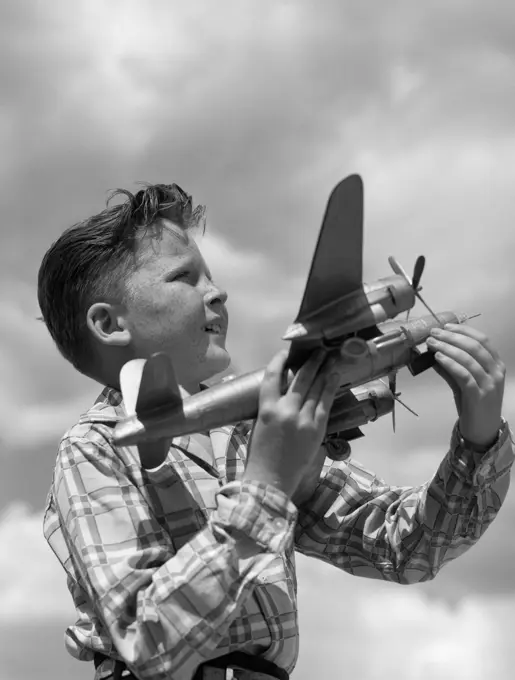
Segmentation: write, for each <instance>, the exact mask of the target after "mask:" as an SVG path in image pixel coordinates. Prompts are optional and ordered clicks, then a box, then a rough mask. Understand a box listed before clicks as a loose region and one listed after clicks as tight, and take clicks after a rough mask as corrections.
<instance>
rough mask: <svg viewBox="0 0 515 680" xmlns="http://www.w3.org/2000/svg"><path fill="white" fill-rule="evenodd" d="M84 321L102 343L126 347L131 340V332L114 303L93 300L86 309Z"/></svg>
mask: <svg viewBox="0 0 515 680" xmlns="http://www.w3.org/2000/svg"><path fill="white" fill-rule="evenodd" d="M86 321H87V324H88V328H89V330H90V331H91V333H92V334H93V336H94V337H95V338H96V339H97V340H98V341H99V342H101V343H102V344H103V345H111V346H113V347H126V346H127V345H128V344H129V342H130V341H131V332H130V330H129V328H128V327H127V323H126V321H125V318H124V316H123V315H122V314H121V313H120V309H118V308H117V307H116V305H111V304H109V303H107V302H95V304H94V305H91V307H90V308H89V309H88V312H87V315H86Z"/></svg>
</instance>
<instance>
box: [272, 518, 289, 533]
mask: <svg viewBox="0 0 515 680" xmlns="http://www.w3.org/2000/svg"><path fill="white" fill-rule="evenodd" d="M272 524H273V527H274V529H276V530H277V531H284V530H285V529H286V526H287V524H288V523H287V522H286V520H285V519H283V518H282V517H276V518H275V519H274V521H273V523H272Z"/></svg>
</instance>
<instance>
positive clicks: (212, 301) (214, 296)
mask: <svg viewBox="0 0 515 680" xmlns="http://www.w3.org/2000/svg"><path fill="white" fill-rule="evenodd" d="M227 297H228V295H227V291H226V290H224V289H223V288H219V287H218V286H213V287H212V288H211V290H210V291H209V293H208V294H207V304H208V305H210V306H211V307H212V306H213V305H216V304H221V305H225V303H226V302H227Z"/></svg>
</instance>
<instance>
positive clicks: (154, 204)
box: [38, 185, 514, 680]
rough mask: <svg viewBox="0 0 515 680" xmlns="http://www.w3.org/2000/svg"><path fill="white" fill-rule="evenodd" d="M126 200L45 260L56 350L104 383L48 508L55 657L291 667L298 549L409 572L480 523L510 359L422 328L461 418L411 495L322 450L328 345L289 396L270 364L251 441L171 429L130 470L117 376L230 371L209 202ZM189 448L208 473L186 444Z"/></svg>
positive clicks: (204, 673) (489, 510) (496, 462)
mask: <svg viewBox="0 0 515 680" xmlns="http://www.w3.org/2000/svg"><path fill="white" fill-rule="evenodd" d="M122 193H124V194H125V195H126V196H127V201H126V202H125V203H123V204H121V205H117V206H114V207H108V208H107V209H106V210H104V211H103V212H102V213H100V214H99V215H96V216H95V217H92V218H91V219H89V220H86V221H85V222H83V223H81V224H79V225H76V226H74V227H72V228H71V229H70V230H68V231H66V232H65V233H64V234H63V235H62V236H61V237H60V239H59V240H58V241H57V242H56V243H55V244H53V246H52V247H51V248H50V250H49V251H48V252H47V254H46V255H45V257H44V260H43V262H42V265H41V268H40V272H39V282H38V297H39V303H40V307H41V311H42V315H43V319H44V321H45V322H46V324H47V327H48V329H49V331H50V333H51V335H52V337H53V339H54V340H55V342H56V344H57V346H58V348H59V350H60V351H61V353H62V354H63V355H64V357H65V358H66V359H68V360H69V361H71V362H72V363H73V365H74V366H75V367H76V368H77V369H78V370H79V371H81V372H82V373H84V374H85V375H87V376H89V377H91V378H94V379H95V380H97V381H99V382H100V383H102V384H103V385H104V386H105V389H104V390H103V392H102V394H101V395H100V397H99V398H98V400H97V402H96V403H95V405H94V406H93V407H92V408H91V409H90V410H89V411H88V412H87V413H86V414H85V415H83V416H82V417H81V418H80V420H79V422H78V423H77V424H76V425H75V426H73V427H72V428H71V429H70V430H69V431H68V432H67V433H66V434H65V435H64V437H63V439H62V441H61V445H60V449H59V453H58V457H57V462H56V467H55V472H54V478H53V483H52V487H51V490H50V493H49V497H48V504H47V509H46V513H45V520H44V532H45V536H46V538H47V540H48V542H49V544H50V546H51V548H52V549H53V550H54V552H55V553H56V555H57V557H58V559H59V560H60V561H61V563H62V564H63V566H64V568H65V570H66V571H67V574H68V586H69V589H70V591H71V594H72V596H73V599H74V603H75V606H76V609H77V614H78V620H77V622H76V624H75V625H74V626H70V627H69V628H68V630H67V632H66V646H67V649H68V651H69V652H70V653H71V654H72V655H74V656H75V657H77V658H78V659H82V660H90V661H91V660H94V662H95V667H96V675H95V678H96V679H97V680H99V679H100V678H107V677H110V676H111V675H112V674H113V673H114V674H115V676H116V675H119V674H120V672H121V671H122V670H123V669H126V670H127V671H128V672H130V673H132V674H133V677H136V678H139V679H140V680H143V679H149V680H150V679H152V680H165V678H167V679H170V678H174V679H176V680H190V679H191V678H196V679H200V678H205V679H206V678H216V677H220V678H221V677H225V670H223V669H226V668H229V667H234V666H237V667H238V668H243V669H247V670H237V671H235V673H236V676H237V677H240V678H249V679H251V678H256V679H257V678H267V677H268V678H274V677H275V678H287V677H288V673H290V672H291V671H292V670H293V668H294V666H295V662H296V658H297V653H298V630H297V611H296V581H295V567H294V553H293V550H294V548H295V549H297V550H299V551H301V552H303V553H304V554H306V555H312V556H316V557H318V558H320V559H322V560H324V561H326V562H329V563H331V564H334V565H335V566H337V567H339V568H341V569H344V570H345V571H347V572H350V573H351V574H355V575H358V576H366V577H370V578H381V579H385V580H388V581H394V582H397V583H402V584H410V583H416V582H419V581H424V580H427V579H431V578H433V577H434V576H435V575H436V573H437V572H438V570H439V569H440V568H441V567H442V566H443V564H445V563H446V562H448V561H449V560H451V559H453V558H455V557H457V556H458V555H460V554H461V553H463V552H464V551H465V550H467V549H468V548H469V547H470V546H471V545H473V544H474V543H475V542H476V541H477V540H478V539H479V537H480V536H481V534H482V533H483V532H484V531H485V529H486V528H487V527H488V526H489V524H490V523H491V522H492V520H493V519H494V517H495V516H496V514H497V512H498V510H499V508H500V506H501V503H502V502H503V500H504V498H505V496H506V493H507V490H508V485H509V470H510V467H511V465H512V463H513V456H514V451H513V441H512V437H511V433H510V431H509V429H508V427H507V424H506V423H505V422H504V421H503V420H502V418H501V406H502V398H503V387H504V367H503V365H502V363H501V361H500V359H499V357H498V356H497V354H496V352H495V350H493V349H492V348H491V346H490V343H489V341H488V339H487V338H485V337H484V336H483V335H482V334H480V333H479V332H477V331H476V330H474V329H472V328H467V327H452V328H451V329H449V330H444V331H442V332H441V333H440V336H439V338H435V339H434V341H433V348H434V350H435V351H436V357H437V360H438V363H439V371H440V373H441V374H442V375H443V377H444V378H445V379H446V380H447V381H448V382H449V384H450V385H451V386H452V387H453V389H454V392H455V399H456V404H457V408H458V414H459V420H458V422H457V424H456V426H455V428H454V431H453V433H452V437H451V447H450V451H449V453H448V454H447V455H446V456H445V458H444V460H443V462H442V463H441V465H440V467H439V469H438V471H437V472H436V474H435V476H434V478H433V479H432V480H431V481H430V482H428V483H426V484H424V485H422V486H420V487H417V488H413V489H411V488H396V487H389V486H387V485H386V484H385V483H384V482H382V481H381V480H379V479H378V478H377V477H375V476H374V475H373V474H371V473H369V472H367V471H366V470H364V469H363V468H362V467H361V466H359V465H358V464H357V463H355V462H353V461H347V462H340V463H331V462H330V461H329V460H326V459H325V452H324V446H323V445H322V442H323V439H324V432H325V425H326V423H327V417H328V413H329V410H330V407H331V403H332V399H333V397H334V395H335V391H336V389H337V386H338V383H339V376H338V374H337V373H335V364H334V363H333V360H332V358H331V357H327V356H323V354H322V353H318V354H315V355H313V356H311V357H310V358H309V360H308V361H307V362H306V364H305V365H304V366H302V368H301V369H300V370H299V372H298V373H297V375H296V377H295V379H294V381H293V382H292V384H291V385H290V387H289V388H288V390H287V391H286V392H285V393H283V392H282V390H281V385H282V376H283V372H284V366H285V357H286V354H285V353H284V352H282V353H280V354H278V355H277V356H276V357H274V359H273V360H272V361H271V362H270V365H269V367H268V369H267V373H266V377H265V380H264V382H263V386H262V389H261V394H260V407H259V414H258V418H257V420H256V423H255V426H254V429H253V434H252V441H251V443H250V444H249V434H250V425H249V423H240V424H238V425H236V426H234V427H227V428H222V429H221V430H219V431H213V432H210V433H198V434H196V435H193V436H190V437H179V438H177V439H174V440H173V442H171V446H170V447H169V451H168V457H167V459H166V460H165V462H164V463H163V464H162V465H160V466H159V467H157V468H155V469H149V470H145V469H142V468H141V465H140V461H139V458H138V453H137V450H136V448H135V447H119V448H115V447H114V446H113V444H112V431H113V428H114V426H115V424H116V422H117V420H119V419H120V418H123V417H124V416H125V415H126V411H125V408H124V404H123V401H122V396H121V394H120V391H119V373H120V369H121V367H122V366H123V365H124V364H125V362H127V361H129V360H130V359H133V358H136V357H149V356H150V355H151V354H153V353H154V352H166V353H167V354H168V355H169V357H170V358H171V361H172V363H173V367H174V370H175V373H176V375H177V379H178V383H179V385H180V386H181V389H182V390H183V391H184V393H189V394H192V393H194V392H197V391H198V390H199V389H201V385H202V382H203V381H205V380H207V379H208V378H210V377H212V376H213V375H215V374H217V373H219V372H221V371H223V370H225V369H226V368H227V367H228V365H229V355H228V354H227V351H226V349H225V333H226V330H227V312H226V308H225V302H226V299H227V295H226V293H225V292H224V291H222V290H221V289H220V288H219V287H217V286H216V284H215V283H214V282H213V280H212V277H211V274H210V272H209V269H208V268H207V265H206V263H205V262H204V260H203V258H202V256H201V254H200V251H199V250H198V247H197V246H196V245H195V242H194V240H193V238H192V235H191V227H194V226H195V225H197V224H198V223H199V221H200V220H201V219H202V218H203V211H202V210H201V209H199V208H197V209H196V210H193V209H192V203H191V197H189V196H188V195H187V194H185V193H184V192H183V191H182V190H181V189H180V188H179V187H177V186H176V185H171V186H170V185H154V186H147V188H146V189H144V190H141V191H139V192H138V193H137V194H136V196H133V195H132V194H131V193H129V192H125V191H123V192H122ZM159 445H163V444H162V443H161V444H157V445H156V446H159ZM166 446H168V444H166ZM247 448H248V449H249V455H248V460H246V458H247ZM199 449H200V450H202V451H204V452H206V453H207V454H208V455H209V456H210V457H211V461H212V466H213V469H214V470H216V471H217V472H218V474H219V478H217V477H216V475H214V474H213V475H211V474H209V471H206V470H204V469H203V468H200V467H199V466H197V465H195V463H194V462H192V461H191V460H190V459H189V458H188V457H187V456H186V455H185V454H184V451H185V450H186V451H188V450H189V451H192V452H194V451H195V450H199ZM217 673H218V675H217ZM260 674H261V675H260Z"/></svg>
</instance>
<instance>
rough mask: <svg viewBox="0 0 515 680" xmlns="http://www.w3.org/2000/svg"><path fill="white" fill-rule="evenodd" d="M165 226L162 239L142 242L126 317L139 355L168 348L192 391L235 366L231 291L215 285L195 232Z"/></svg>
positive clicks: (181, 378)
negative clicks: (228, 342)
mask: <svg viewBox="0 0 515 680" xmlns="http://www.w3.org/2000/svg"><path fill="white" fill-rule="evenodd" d="M165 224H166V226H165V228H164V229H162V235H161V236H160V237H158V238H156V237H155V236H154V237H152V236H151V235H148V236H144V237H142V238H141V240H140V241H139V243H138V251H137V257H138V266H137V268H136V271H134V272H133V273H132V274H131V275H130V277H129V278H128V280H127V284H126V293H127V294H126V304H125V305H124V306H125V310H126V313H125V315H124V316H125V320H126V323H127V325H128V328H129V330H130V333H131V347H132V349H133V351H134V355H135V356H136V357H142V358H147V357H149V356H150V355H151V354H153V353H154V352H165V353H166V354H168V356H169V357H170V358H171V360H172V364H173V367H174V370H175V373H176V375H177V380H178V382H179V384H180V385H182V386H183V387H184V388H186V389H187V390H188V392H190V393H193V392H196V391H198V388H199V384H200V383H201V382H202V381H203V380H207V379H208V378H211V377H212V376H213V375H216V374H217V373H220V372H221V371H223V370H225V369H226V368H227V367H228V366H229V364H230V357H229V354H228V352H227V350H226V349H225V338H226V333H227V325H228V314H227V310H226V308H225V302H226V300H227V294H226V292H225V291H223V290H221V289H220V288H218V287H217V286H216V285H215V284H214V282H213V280H212V279H211V274H210V272H209V269H208V268H207V265H206V263H205V262H204V258H203V257H202V255H201V253H200V251H199V249H198V247H197V245H196V243H195V242H194V241H193V239H192V238H191V237H190V235H189V234H188V233H187V232H184V231H182V230H180V229H179V228H177V227H174V226H173V225H172V224H171V223H169V222H165Z"/></svg>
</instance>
